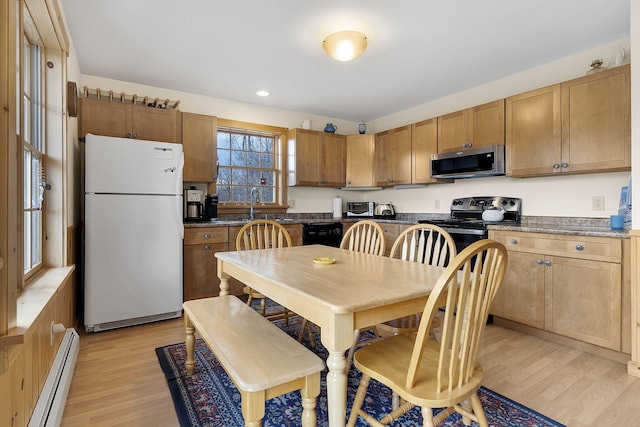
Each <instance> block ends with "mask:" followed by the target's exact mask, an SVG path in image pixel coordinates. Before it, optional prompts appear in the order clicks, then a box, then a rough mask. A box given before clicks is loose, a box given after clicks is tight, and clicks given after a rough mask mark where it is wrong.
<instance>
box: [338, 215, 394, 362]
mask: <svg viewBox="0 0 640 427" xmlns="http://www.w3.org/2000/svg"><path fill="white" fill-rule="evenodd" d="M340 249H349V250H350V251H355V252H363V253H368V254H373V255H380V256H384V251H385V250H386V240H385V237H384V230H383V229H382V227H381V226H380V224H378V223H377V222H375V221H371V220H368V219H365V220H362V221H358V222H356V223H355V224H353V225H352V226H351V227H350V228H349V229H348V230H347V232H346V233H345V234H344V236H343V237H342V241H341V242H340ZM371 329H373V327H372V328H371ZM359 339H360V329H356V330H355V331H353V344H352V345H351V348H350V349H349V353H348V354H347V372H348V371H349V369H351V361H352V360H353V352H354V351H355V348H356V346H357V345H358V341H359Z"/></svg>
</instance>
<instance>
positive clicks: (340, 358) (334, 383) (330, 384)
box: [327, 350, 347, 427]
mask: <svg viewBox="0 0 640 427" xmlns="http://www.w3.org/2000/svg"><path fill="white" fill-rule="evenodd" d="M327 367H328V368H329V372H327V405H328V410H329V426H331V427H336V426H344V425H345V420H346V417H347V375H346V372H345V368H346V367H347V363H346V358H345V357H344V352H343V351H335V350H330V351H329V357H328V358H327Z"/></svg>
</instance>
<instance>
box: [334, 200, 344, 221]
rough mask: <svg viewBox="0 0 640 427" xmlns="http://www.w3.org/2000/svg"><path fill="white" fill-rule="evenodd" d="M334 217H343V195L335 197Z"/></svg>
mask: <svg viewBox="0 0 640 427" xmlns="http://www.w3.org/2000/svg"><path fill="white" fill-rule="evenodd" d="M333 217H334V218H342V197H334V198H333Z"/></svg>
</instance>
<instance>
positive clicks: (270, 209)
mask: <svg viewBox="0 0 640 427" xmlns="http://www.w3.org/2000/svg"><path fill="white" fill-rule="evenodd" d="M217 131H231V132H233V131H237V132H238V133H246V134H256V135H263V136H264V135H270V136H274V137H275V140H274V144H275V145H274V157H273V161H274V172H275V176H274V187H275V189H274V193H275V194H274V202H273V203H264V202H259V203H255V206H257V207H259V209H260V212H261V213H278V212H282V213H284V212H286V211H287V185H286V173H287V166H286V152H287V146H286V144H287V129H286V128H281V127H277V126H268V125H261V124H257V123H250V122H243V121H238V120H229V119H221V118H218V121H217V129H216V159H217V158H218V147H217ZM248 187H250V186H249V185H248ZM209 190H210V192H213V193H217V188H216V183H213V184H212V185H211V186H210V187H209ZM250 205H251V203H250V202H248V201H247V202H220V201H219V202H218V213H223V214H224V213H243V212H248V211H249V209H250Z"/></svg>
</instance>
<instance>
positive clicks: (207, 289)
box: [183, 227, 242, 301]
mask: <svg viewBox="0 0 640 427" xmlns="http://www.w3.org/2000/svg"><path fill="white" fill-rule="evenodd" d="M228 242H229V228H228V227H212V228H192V229H186V230H184V267H183V268H184V295H183V298H184V300H185V301H188V300H192V299H197V298H208V297H213V296H217V295H218V294H219V293H220V281H219V280H218V261H217V259H216V257H215V253H216V252H222V251H228V250H229V243H228ZM234 291H235V292H234ZM241 292H242V289H240V292H238V290H237V289H235V290H234V289H230V293H235V294H239V293H241Z"/></svg>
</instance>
